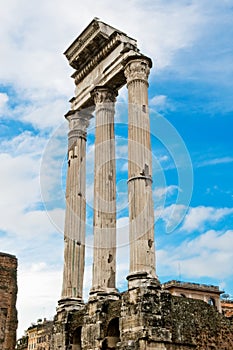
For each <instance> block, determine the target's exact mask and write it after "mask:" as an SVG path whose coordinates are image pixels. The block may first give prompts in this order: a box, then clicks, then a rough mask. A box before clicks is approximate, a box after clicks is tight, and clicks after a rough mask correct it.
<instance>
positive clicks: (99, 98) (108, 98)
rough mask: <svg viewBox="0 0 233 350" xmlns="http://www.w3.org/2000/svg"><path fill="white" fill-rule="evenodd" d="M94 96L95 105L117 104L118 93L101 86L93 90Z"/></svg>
mask: <svg viewBox="0 0 233 350" xmlns="http://www.w3.org/2000/svg"><path fill="white" fill-rule="evenodd" d="M92 96H93V98H94V102H95V105H100V104H104V103H114V102H116V97H117V91H115V90H113V89H111V88H107V87H102V86H100V87H96V88H95V89H94V90H93V92H92Z"/></svg>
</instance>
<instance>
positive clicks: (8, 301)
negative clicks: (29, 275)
mask: <svg viewBox="0 0 233 350" xmlns="http://www.w3.org/2000/svg"><path fill="white" fill-rule="evenodd" d="M16 297H17V259H16V257H15V256H13V255H10V254H5V253H0V349H2V350H13V349H14V348H15V343H16V330H17V324H18V321H17V310H16Z"/></svg>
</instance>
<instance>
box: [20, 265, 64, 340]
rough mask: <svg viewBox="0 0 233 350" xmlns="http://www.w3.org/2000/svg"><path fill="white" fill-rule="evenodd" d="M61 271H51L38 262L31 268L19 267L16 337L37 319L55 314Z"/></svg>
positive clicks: (51, 317)
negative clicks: (17, 326)
mask: <svg viewBox="0 0 233 350" xmlns="http://www.w3.org/2000/svg"><path fill="white" fill-rule="evenodd" d="M61 277H62V271H61V269H53V268H51V266H48V265H47V264H46V262H44V261H40V262H39V263H37V264H35V263H34V264H32V265H31V266H21V265H19V271H18V289H19V291H18V298H17V308H18V318H19V328H18V336H19V337H20V336H21V335H23V334H24V330H26V329H25V327H26V328H27V327H29V326H30V325H31V323H32V322H36V321H37V320H38V319H39V318H44V317H45V318H50V319H53V316H54V315H55V313H56V306H57V301H58V300H59V298H60V295H61V283H62V280H61Z"/></svg>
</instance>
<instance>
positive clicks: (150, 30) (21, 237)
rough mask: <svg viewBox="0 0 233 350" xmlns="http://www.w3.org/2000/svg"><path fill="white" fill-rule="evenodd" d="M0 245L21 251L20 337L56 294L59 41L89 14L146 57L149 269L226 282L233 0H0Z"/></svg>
mask: <svg viewBox="0 0 233 350" xmlns="http://www.w3.org/2000/svg"><path fill="white" fill-rule="evenodd" d="M0 4H1V11H0V21H1V26H0V37H1V56H0V123H1V128H0V145H1V148H0V162H1V172H0V176H1V178H0V193H1V197H0V213H1V214H0V215H1V220H0V251H3V252H7V253H11V254H15V255H16V256H17V258H18V263H19V268H18V286H19V293H18V303H17V307H18V314H19V334H18V335H19V336H20V335H22V334H23V330H24V329H26V328H28V327H29V326H30V324H31V322H35V321H36V320H37V319H38V318H42V317H47V318H51V317H52V316H53V315H54V313H55V308H56V305H57V300H58V299H59V297H60V293H61V283H62V281H61V277H62V263H63V232H62V231H63V220H64V207H65V200H64V191H65V174H66V149H67V143H66V132H67V125H66V122H64V118H63V115H64V114H65V113H66V112H67V111H68V110H69V108H70V106H69V102H68V101H69V99H70V98H71V97H72V96H73V94H74V83H73V81H72V79H71V78H70V75H71V74H72V69H71V68H70V67H69V66H68V63H67V61H66V59H65V57H64V55H63V52H64V51H65V49H66V48H67V47H68V46H69V45H70V43H71V42H72V41H73V40H74V39H75V38H76V36H77V35H78V34H79V33H80V32H81V31H82V30H83V29H84V28H85V26H87V25H88V24H89V22H90V21H91V20H92V19H93V18H94V17H99V18H100V19H101V20H103V21H104V22H107V23H109V24H111V25H112V26H114V27H116V28H118V29H120V30H122V31H123V32H125V33H127V34H128V35H129V36H131V37H133V38H136V39H137V40H138V46H139V48H140V49H141V51H142V52H143V53H145V54H146V55H148V56H150V57H151V58H152V60H153V68H152V70H151V75H150V88H149V99H150V111H151V112H150V116H151V139H152V151H153V172H154V173H153V175H154V183H153V193H154V202H155V217H156V224H155V234H156V246H157V253H156V254H157V256H156V259H157V274H158V276H159V278H160V280H161V281H162V282H164V281H167V280H169V279H179V280H184V281H193V282H200V283H210V284H215V285H219V286H220V288H222V289H224V290H225V291H226V292H227V293H229V294H230V295H233V268H232V261H233V249H232V247H233V207H232V200H233V188H232V173H233V151H232V149H233V131H232V130H233V100H232V93H233V45H232V38H233V25H232V24H233V1H232V0H180V1H175V0H167V1H164V0H153V1H152V0H150V1H148V0H144V1H138V0H129V1H127V2H126V1H123V0H118V1H116V2H111V5H109V4H110V2H109V1H106V0H99V1H93V0H86V1H82V2H81V1H77V0H76V1H74V0H66V1H63V0H52V1H47V0H40V2H38V1H35V0H20V1H18V0H8V1H4V0H0ZM126 102H127V90H126V89H125V88H123V89H122V91H121V92H120V95H119V98H118V105H117V116H116V134H117V137H116V143H117V170H118V176H117V191H118V197H117V198H118V202H117V203H118V212H117V216H118V246H119V249H118V256H117V259H118V260H117V264H118V275H117V285H118V288H120V289H121V290H122V289H124V288H126V283H125V276H126V275H127V271H128V259H127V255H128V244H127V231H128V227H127V224H128V219H127V185H126V181H127V162H126V160H127V111H126V109H127V105H126ZM93 140H94V123H91V125H90V130H89V136H88V144H87V150H88V154H87V165H88V174H89V175H88V178H87V183H88V188H87V204H88V211H87V246H88V247H87V252H86V274H85V293H84V294H85V298H87V297H88V291H89V288H90V283H91V264H92V198H93V191H92V188H93V174H92V167H93Z"/></svg>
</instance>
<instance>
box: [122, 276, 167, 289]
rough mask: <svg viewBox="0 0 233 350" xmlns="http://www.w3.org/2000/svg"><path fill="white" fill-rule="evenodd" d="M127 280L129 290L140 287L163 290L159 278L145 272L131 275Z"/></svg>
mask: <svg viewBox="0 0 233 350" xmlns="http://www.w3.org/2000/svg"><path fill="white" fill-rule="evenodd" d="M126 279H127V280H128V290H131V289H135V288H139V287H150V288H154V289H160V288H161V285H160V281H159V280H158V278H157V276H151V275H149V274H148V272H145V271H142V272H133V273H130V274H129V275H128V276H127V277H126Z"/></svg>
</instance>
